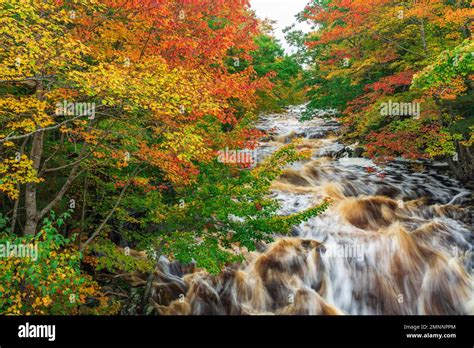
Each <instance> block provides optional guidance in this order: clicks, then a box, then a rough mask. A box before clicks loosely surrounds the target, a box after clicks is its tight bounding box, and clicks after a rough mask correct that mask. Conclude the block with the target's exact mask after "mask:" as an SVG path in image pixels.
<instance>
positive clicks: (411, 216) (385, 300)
mask: <svg viewBox="0 0 474 348" xmlns="http://www.w3.org/2000/svg"><path fill="white" fill-rule="evenodd" d="M300 114H301V109H300V108H292V109H290V110H289V111H288V112H286V113H285V114H281V115H269V116H265V117H263V118H262V119H261V122H260V124H259V128H261V129H263V130H266V131H267V132H268V133H269V134H270V136H269V137H268V139H267V141H265V142H262V144H261V147H260V149H259V154H260V156H261V157H260V159H263V158H264V157H266V156H268V155H269V154H270V153H272V152H273V151H275V150H276V149H278V148H279V147H281V146H282V145H283V144H285V143H288V142H290V141H291V139H293V138H301V140H300V142H301V143H300V145H299V146H300V147H302V148H308V149H312V150H313V157H312V159H311V160H310V161H306V162H300V163H295V164H293V165H291V166H289V167H288V168H287V169H286V170H285V172H284V173H283V175H282V176H281V177H280V178H279V179H278V180H277V181H276V182H275V183H274V185H273V191H272V192H273V193H272V195H273V196H274V197H275V198H276V199H278V200H279V201H280V202H281V209H280V214H282V215H287V214H292V213H296V212H298V211H302V210H304V209H307V208H310V207H312V206H315V205H318V204H320V203H321V202H322V201H323V200H324V199H325V198H328V197H329V198H331V199H332V201H333V203H332V205H331V207H330V208H329V209H328V210H327V211H326V212H325V213H324V214H322V215H320V216H318V217H315V218H312V219H310V220H308V221H307V222H305V223H302V224H301V225H299V226H295V227H294V228H293V231H292V235H293V236H292V237H278V236H277V237H276V240H275V242H274V243H272V244H269V245H263V244H262V245H260V246H259V249H258V251H257V252H252V253H246V261H245V262H244V263H243V264H241V265H235V266H234V267H229V268H227V269H226V270H224V271H223V272H222V273H221V274H220V275H219V276H216V277H213V276H210V275H209V274H207V273H206V272H204V271H201V270H196V269H194V267H192V266H183V265H180V264H178V263H169V262H167V261H166V260H164V259H163V262H162V264H161V267H160V269H158V270H157V271H156V273H155V275H154V278H155V279H154V280H155V282H154V284H153V290H152V299H153V301H154V305H155V308H156V309H157V311H158V312H159V313H161V314H195V315H200V314H211V315H224V314H309V315H333V314H376V315H378V314H435V315H437V314H474V300H473V297H474V296H473V281H472V274H473V273H472V268H473V258H472V245H473V234H472V225H473V224H472V222H473V219H472V210H471V208H470V207H469V205H470V202H471V193H470V192H469V191H468V190H466V189H464V188H462V186H460V184H459V183H458V182H456V181H455V180H453V179H450V178H449V177H448V176H446V175H444V174H442V173H443V171H442V167H443V165H442V164H440V163H438V164H437V163H430V164H425V165H424V170H423V171H415V170H413V167H414V165H413V163H409V162H406V161H397V162H394V163H391V164H388V165H385V166H383V167H379V166H377V165H376V164H375V163H373V162H372V161H370V160H368V159H364V158H349V157H348V156H347V155H346V153H345V146H344V145H342V144H341V143H340V142H338V139H337V137H336V136H334V135H333V132H334V131H337V129H338V128H339V127H338V125H337V123H336V122H334V121H328V120H323V119H322V118H316V119H314V120H311V121H306V122H300V121H299V117H300ZM417 166H418V167H419V164H417Z"/></svg>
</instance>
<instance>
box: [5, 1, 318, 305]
mask: <svg viewBox="0 0 474 348" xmlns="http://www.w3.org/2000/svg"><path fill="white" fill-rule="evenodd" d="M0 38H1V40H0V158H1V160H0V202H1V203H0V204H1V207H0V243H1V245H2V246H3V247H4V249H5V247H7V248H9V247H10V246H20V245H21V246H31V247H33V246H34V247H35V248H38V252H39V254H38V255H36V257H35V258H34V260H33V259H32V258H31V257H29V258H25V257H19V256H20V255H15V254H11V253H10V254H8V253H9V252H8V251H7V255H5V254H4V255H3V256H2V257H0V269H1V273H0V284H1V285H0V314H115V313H118V312H119V311H120V303H119V302H118V301H117V298H116V297H113V296H112V297H111V296H110V294H109V293H107V292H106V291H105V290H104V289H103V288H102V287H101V281H100V279H102V278H101V277H106V276H107V275H111V274H124V273H130V272H151V271H152V270H153V268H154V267H155V265H156V263H157V261H158V259H159V258H160V256H166V257H167V258H168V259H169V260H170V261H174V260H178V261H181V262H183V263H195V264H196V266H197V267H200V268H203V269H207V270H208V271H209V272H211V273H219V272H220V271H221V270H222V269H223V268H224V267H225V266H226V265H229V264H230V263H233V262H239V261H241V260H242V251H243V250H250V251H251V250H254V249H255V247H256V245H257V243H258V242H260V241H270V240H271V239H272V236H273V235H274V234H275V233H277V234H278V233H281V234H286V233H288V232H289V231H290V228H291V226H292V224H294V223H297V222H299V221H302V220H305V219H308V218H309V217H310V216H313V215H315V214H317V213H319V212H320V211H322V210H324V209H325V207H326V206H327V203H323V204H322V205H321V206H319V207H315V208H313V209H310V210H308V211H305V212H303V213H301V214H298V215H295V216H288V217H278V216H277V215H276V211H277V209H278V203H277V202H276V201H274V200H272V199H270V198H269V195H268V192H269V187H270V184H271V182H272V180H274V179H275V178H276V177H277V176H278V175H279V173H280V171H281V170H282V168H283V167H284V166H285V165H286V164H287V163H290V162H292V161H296V160H299V159H302V158H303V157H304V156H305V154H304V153H300V151H298V150H297V147H296V146H294V145H291V144H290V145H288V146H286V147H284V148H283V149H281V151H279V152H277V153H275V154H274V155H273V156H272V157H271V158H270V159H268V160H267V161H265V162H264V163H261V164H259V165H258V166H257V168H254V169H252V168H248V165H247V164H244V165H242V164H228V163H220V162H219V161H218V152H219V151H220V150H221V149H225V148H229V149H250V150H253V149H255V147H256V145H257V141H258V140H259V139H260V137H261V136H262V135H263V133H262V132H260V131H257V130H255V129H254V127H253V122H254V121H255V120H256V117H257V116H258V113H259V112H261V111H265V110H268V111H275V110H280V109H281V108H282V107H285V106H286V105H288V104H293V103H298V102H300V101H301V93H300V94H298V92H297V91H296V90H297V88H294V86H295V85H296V84H297V82H298V81H299V79H298V77H299V76H300V74H301V73H302V68H301V66H300V65H298V64H297V63H296V62H295V61H294V60H293V59H292V58H291V57H289V56H287V55H286V54H285V53H284V51H283V49H282V48H281V46H280V44H279V43H278V42H277V40H276V39H275V38H274V37H273V36H272V34H271V30H269V28H268V26H266V25H265V24H264V23H263V22H262V21H260V20H258V19H257V17H256V15H255V14H254V13H253V12H252V11H251V10H250V6H249V3H248V1H245V0H225V1H224V0H180V1H168V0H140V1H135V0H126V1H117V0H54V1H23V0H0ZM130 250H133V252H135V253H136V252H140V253H141V254H140V255H145V257H144V258H135V257H133V255H131V254H130ZM5 256H6V257H5Z"/></svg>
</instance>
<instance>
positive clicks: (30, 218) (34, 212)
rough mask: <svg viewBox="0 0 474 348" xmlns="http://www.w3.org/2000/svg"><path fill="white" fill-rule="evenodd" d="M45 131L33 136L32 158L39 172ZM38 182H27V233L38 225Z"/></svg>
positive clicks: (31, 232)
mask: <svg viewBox="0 0 474 348" xmlns="http://www.w3.org/2000/svg"><path fill="white" fill-rule="evenodd" d="M43 140H44V132H38V133H36V134H35V135H34V136H33V144H32V146H31V154H30V159H31V160H32V161H33V169H35V170H36V171H37V172H39V168H40V165H41V156H42V154H43ZM36 203H37V202H36V183H27V184H26V189H25V208H26V226H25V235H34V234H35V233H36V226H37V225H38V209H37V206H36Z"/></svg>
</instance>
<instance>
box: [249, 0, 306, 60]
mask: <svg viewBox="0 0 474 348" xmlns="http://www.w3.org/2000/svg"><path fill="white" fill-rule="evenodd" d="M308 2H309V0H250V4H251V5H252V8H253V9H254V10H255V11H256V13H257V16H258V17H260V18H270V19H274V20H276V21H277V24H276V27H275V36H276V37H277V38H278V39H280V42H281V44H282V46H283V47H284V48H285V50H286V51H287V52H288V53H290V52H291V48H290V46H289V45H288V43H287V42H286V40H285V36H284V34H283V32H282V30H283V29H284V28H286V27H288V26H290V25H292V24H293V23H297V22H296V19H295V15H296V14H298V13H299V12H300V11H301V10H303V9H304V8H305V6H306V5H307V4H308ZM297 29H301V30H303V31H305V32H307V31H309V29H310V27H309V25H306V24H298V25H297Z"/></svg>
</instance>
